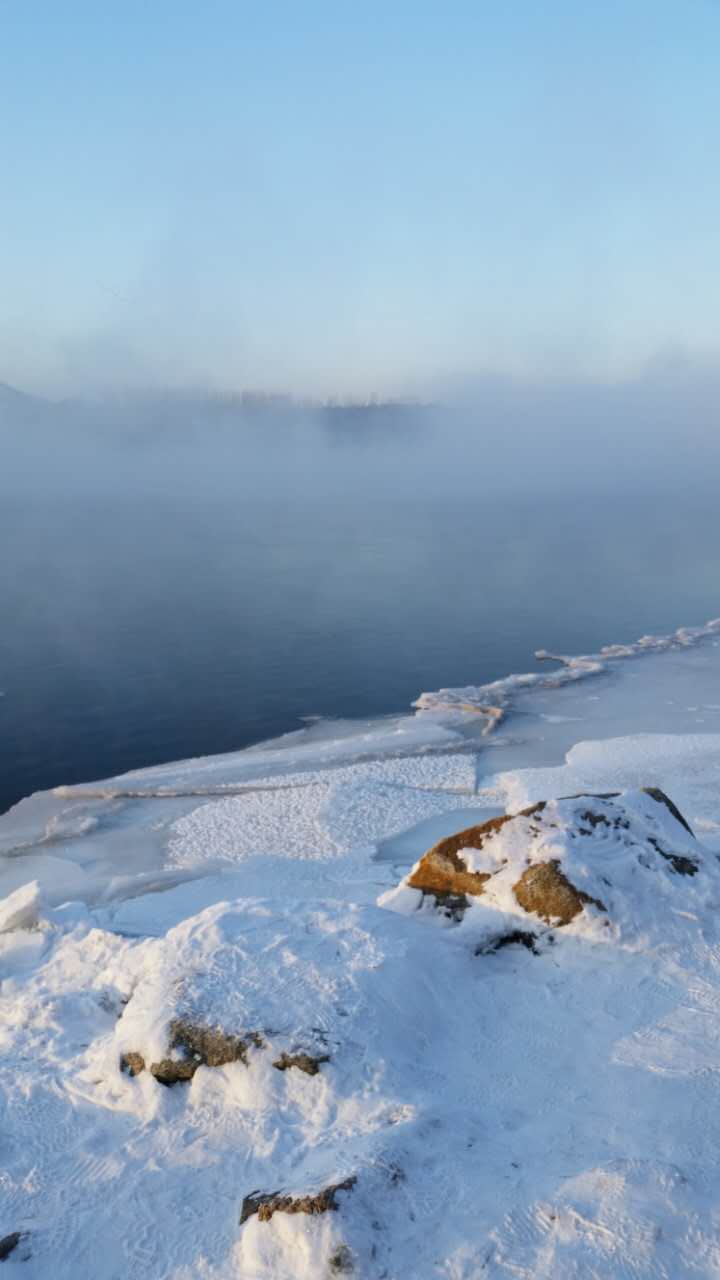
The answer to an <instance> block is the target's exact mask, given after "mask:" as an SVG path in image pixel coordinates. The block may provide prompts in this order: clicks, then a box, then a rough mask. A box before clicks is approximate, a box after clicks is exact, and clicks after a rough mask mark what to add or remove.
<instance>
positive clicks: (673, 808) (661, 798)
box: [640, 787, 695, 836]
mask: <svg viewBox="0 0 720 1280" xmlns="http://www.w3.org/2000/svg"><path fill="white" fill-rule="evenodd" d="M640 790H641V791H642V792H643V794H644V795H646V796H650V799H651V800H657V803H658V804H664V805H665V808H666V809H669V810H670V812H671V814H672V816H673V818H674V819H675V821H676V822H679V823H680V825H681V826H682V827H684V828H685V830H686V831H688V832H689V833H690V835H691V836H692V835H694V834H695V833H694V831H693V829H692V827H691V826H690V823H689V822H688V821H687V820H686V819H685V818H683V816H682V814H681V812H680V810H679V809H678V807H677V805H676V804H673V802H672V800H671V799H670V797H669V796H666V795H665V792H664V791H661V790H660V788H659V787H641V788H640Z"/></svg>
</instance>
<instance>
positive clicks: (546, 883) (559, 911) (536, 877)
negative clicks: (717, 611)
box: [513, 859, 607, 925]
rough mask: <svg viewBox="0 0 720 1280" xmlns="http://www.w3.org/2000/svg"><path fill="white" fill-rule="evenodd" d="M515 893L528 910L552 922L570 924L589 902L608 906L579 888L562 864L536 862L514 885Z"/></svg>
mask: <svg viewBox="0 0 720 1280" xmlns="http://www.w3.org/2000/svg"><path fill="white" fill-rule="evenodd" d="M513 893H514V894H515V897H516V899H517V901H518V903H519V904H520V906H521V907H522V908H523V910H524V911H529V912H530V913H531V914H533V915H536V916H540V917H541V918H542V919H543V920H545V921H547V923H548V924H553V925H563V924H569V923H570V921H571V920H574V919H575V916H577V915H579V914H580V912H581V911H582V909H583V907H584V906H585V905H586V904H592V905H593V906H595V907H598V908H599V909H600V911H606V910H607V908H606V907H605V906H604V905H603V903H602V902H600V900H599V899H598V898H592V897H591V896H590V894H589V893H585V892H584V890H582V889H576V888H575V885H573V884H571V883H570V881H569V880H568V879H567V876H564V875H563V873H562V871H561V870H560V863H559V862H558V861H557V860H555V859H553V860H552V861H551V862H536V863H534V864H533V865H532V866H530V867H528V869H527V871H525V872H524V873H523V875H521V877H520V879H519V880H518V882H517V884H514V885H513Z"/></svg>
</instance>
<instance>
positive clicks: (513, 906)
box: [380, 788, 720, 943]
mask: <svg viewBox="0 0 720 1280" xmlns="http://www.w3.org/2000/svg"><path fill="white" fill-rule="evenodd" d="M719 889H720V871H719V869H718V866H717V862H716V859H715V858H714V857H708V856H707V855H706V854H704V853H703V851H702V850H701V848H700V845H699V844H698V842H697V840H696V839H695V837H694V835H693V833H692V831H691V830H690V827H689V825H688V823H687V822H686V820H685V819H684V818H683V816H682V814H681V813H680V811H679V810H678V809H677V807H676V806H675V805H674V804H673V802H672V800H670V799H669V798H668V797H667V796H666V795H665V794H664V792H662V791H660V790H658V789H657V788H647V789H642V790H639V791H628V792H623V793H617V794H607V793H606V794H603V795H579V796H571V797H567V798H565V799H560V800H549V801H544V800H543V801H539V802H538V803H536V804H534V805H531V806H530V807H529V808H527V809H524V810H522V811H521V812H520V813H518V814H509V815H506V816H505V817H502V818H494V819H490V820H489V821H487V822H484V823H480V824H478V825H477V826H474V827H470V828H468V829H466V830H463V831H460V832H458V833H456V834H455V835H453V836H449V837H447V838H445V839H444V840H441V841H439V843H438V844H436V845H434V846H433V848H432V849H430V850H428V852H427V853H426V854H425V855H424V856H423V857H422V858H421V859H420V860H419V861H418V862H417V863H416V864H415V866H414V867H413V868H412V870H411V871H410V873H409V874H408V875H407V876H405V877H404V878H403V880H402V881H401V883H400V885H399V886H398V888H397V889H396V890H391V891H390V892H388V893H385V894H384V895H382V897H381V898H380V902H381V905H383V906H386V907H389V908H391V909H394V910H398V911H401V912H404V913H407V912H412V911H413V910H417V909H418V908H422V907H423V905H424V903H425V900H426V899H431V900H432V902H433V903H436V904H437V905H438V906H440V907H441V908H442V909H443V912H444V914H446V915H450V916H451V917H453V918H455V919H459V918H461V917H462V916H464V915H465V914H466V913H467V915H468V920H467V922H466V923H467V924H468V925H470V924H471V921H472V920H473V919H476V921H477V925H478V928H480V929H482V930H484V931H486V930H487V929H489V928H492V918H493V913H496V915H497V916H498V918H500V919H502V920H503V922H504V924H506V925H507V924H509V927H510V928H511V929H527V928H528V927H529V926H530V922H531V921H532V922H533V924H534V927H535V928H536V929H537V928H542V927H543V926H544V927H547V926H551V927H553V928H559V927H564V928H565V927H570V926H572V927H573V929H574V931H575V932H577V933H580V934H582V935H583V936H585V937H588V938H589V937H592V938H593V939H594V940H596V941H599V940H603V941H610V940H615V941H618V942H622V943H631V942H632V941H633V940H634V939H637V938H639V937H645V938H647V937H651V936H652V937H653V940H656V939H666V938H668V937H669V935H670V933H671V932H673V930H674V929H676V928H677V925H676V923H675V921H676V917H677V915H678V913H679V912H685V913H687V912H688V911H696V912H697V911H701V910H707V909H708V907H709V906H710V904H711V903H712V902H713V901H714V900H715V896H716V895H717V893H718V890H719Z"/></svg>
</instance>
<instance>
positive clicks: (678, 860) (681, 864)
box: [648, 836, 700, 876]
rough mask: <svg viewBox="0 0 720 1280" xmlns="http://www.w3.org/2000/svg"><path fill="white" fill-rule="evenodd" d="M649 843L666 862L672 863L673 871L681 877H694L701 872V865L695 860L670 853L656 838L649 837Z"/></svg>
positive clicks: (680, 854)
mask: <svg viewBox="0 0 720 1280" xmlns="http://www.w3.org/2000/svg"><path fill="white" fill-rule="evenodd" d="M648 842H649V843H650V844H651V845H652V847H653V849H654V850H655V851H656V853H659V854H660V857H661V858H664V859H665V861H666V862H669V863H670V866H671V867H672V869H673V871H677V873H678V875H680V876H694V875H697V873H698V871H699V870H700V863H699V862H697V861H696V860H695V858H686V857H685V855H684V854H682V853H670V852H668V850H667V849H663V847H662V845H661V844H660V841H659V840H656V839H655V837H654V836H648Z"/></svg>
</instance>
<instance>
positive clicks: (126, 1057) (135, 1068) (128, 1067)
mask: <svg viewBox="0 0 720 1280" xmlns="http://www.w3.org/2000/svg"><path fill="white" fill-rule="evenodd" d="M120 1070H121V1071H124V1072H125V1074H126V1075H128V1076H139V1075H140V1072H141V1071H144V1070H145V1059H144V1058H143V1056H142V1054H141V1053H124V1054H123V1055H122V1057H121V1059H120Z"/></svg>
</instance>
